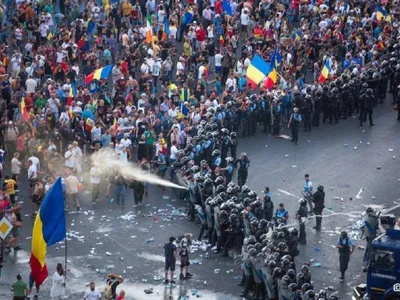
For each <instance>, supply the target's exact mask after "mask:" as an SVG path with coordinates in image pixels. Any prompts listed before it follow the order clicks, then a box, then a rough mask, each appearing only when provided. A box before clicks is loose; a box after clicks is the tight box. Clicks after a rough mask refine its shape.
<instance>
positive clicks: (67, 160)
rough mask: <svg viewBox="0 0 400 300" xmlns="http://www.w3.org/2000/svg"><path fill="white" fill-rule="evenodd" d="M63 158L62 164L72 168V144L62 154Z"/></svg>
mask: <svg viewBox="0 0 400 300" xmlns="http://www.w3.org/2000/svg"><path fill="white" fill-rule="evenodd" d="M64 159H65V163H64V166H66V167H67V168H69V169H71V170H72V169H73V168H74V157H73V154H72V145H69V146H68V150H67V152H65V154H64Z"/></svg>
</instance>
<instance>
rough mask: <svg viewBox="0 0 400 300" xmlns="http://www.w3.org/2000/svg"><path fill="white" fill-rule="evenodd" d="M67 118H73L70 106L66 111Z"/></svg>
mask: <svg viewBox="0 0 400 300" xmlns="http://www.w3.org/2000/svg"><path fill="white" fill-rule="evenodd" d="M68 116H69V118H70V119H71V120H72V118H73V117H74V113H73V112H72V106H70V107H69V109H68Z"/></svg>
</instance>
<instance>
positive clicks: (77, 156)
mask: <svg viewBox="0 0 400 300" xmlns="http://www.w3.org/2000/svg"><path fill="white" fill-rule="evenodd" d="M71 151H72V156H73V158H74V170H75V172H76V173H77V174H80V173H81V172H82V164H81V159H82V156H83V155H82V150H81V148H79V146H78V142H77V141H74V142H73V143H72V150H71Z"/></svg>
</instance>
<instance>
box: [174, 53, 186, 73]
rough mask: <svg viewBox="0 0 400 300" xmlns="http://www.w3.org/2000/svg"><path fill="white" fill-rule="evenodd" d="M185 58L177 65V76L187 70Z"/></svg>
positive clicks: (180, 59)
mask: <svg viewBox="0 0 400 300" xmlns="http://www.w3.org/2000/svg"><path fill="white" fill-rule="evenodd" d="M184 60H185V59H184V58H181V57H180V58H179V61H178V62H177V63H176V75H179V74H180V71H184V70H185V66H184V64H183V62H184Z"/></svg>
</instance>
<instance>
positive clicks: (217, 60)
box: [215, 53, 224, 75]
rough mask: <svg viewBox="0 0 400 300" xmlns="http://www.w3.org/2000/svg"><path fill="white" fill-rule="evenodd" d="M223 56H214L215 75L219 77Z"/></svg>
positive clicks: (219, 54)
mask: <svg viewBox="0 0 400 300" xmlns="http://www.w3.org/2000/svg"><path fill="white" fill-rule="evenodd" d="M223 57H224V56H223V55H222V54H221V53H217V54H215V73H217V74H218V75H221V71H222V58H223Z"/></svg>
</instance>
